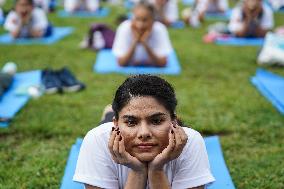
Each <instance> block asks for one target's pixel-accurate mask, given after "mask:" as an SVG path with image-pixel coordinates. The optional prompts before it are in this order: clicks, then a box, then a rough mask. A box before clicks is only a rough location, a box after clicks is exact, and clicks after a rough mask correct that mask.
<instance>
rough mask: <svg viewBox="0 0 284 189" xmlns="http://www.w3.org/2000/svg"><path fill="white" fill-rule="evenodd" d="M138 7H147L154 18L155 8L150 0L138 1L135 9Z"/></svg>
mask: <svg viewBox="0 0 284 189" xmlns="http://www.w3.org/2000/svg"><path fill="white" fill-rule="evenodd" d="M138 7H143V8H145V9H147V10H148V11H149V13H150V14H151V16H152V17H153V18H154V16H155V8H154V6H153V5H152V4H150V3H149V2H148V1H145V0H142V1H140V2H139V3H137V4H136V5H135V6H134V8H133V10H135V9H136V8H138Z"/></svg>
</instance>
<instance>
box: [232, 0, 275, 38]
mask: <svg viewBox="0 0 284 189" xmlns="http://www.w3.org/2000/svg"><path fill="white" fill-rule="evenodd" d="M273 26H274V19H273V12H272V10H271V9H270V8H269V7H267V6H266V5H264V4H263V3H262V1H261V0H244V1H243V3H242V5H241V6H240V7H236V8H235V9H234V10H233V12H232V16H231V19H230V22H229V26H228V27H229V31H230V32H231V33H232V34H234V35H235V36H237V37H264V36H265V34H266V33H267V32H268V31H269V30H271V29H272V28H273Z"/></svg>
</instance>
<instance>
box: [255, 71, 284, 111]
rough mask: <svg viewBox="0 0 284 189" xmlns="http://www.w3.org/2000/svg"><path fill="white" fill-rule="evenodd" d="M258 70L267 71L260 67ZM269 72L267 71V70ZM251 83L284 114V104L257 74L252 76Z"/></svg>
mask: <svg viewBox="0 0 284 189" xmlns="http://www.w3.org/2000/svg"><path fill="white" fill-rule="evenodd" d="M257 71H265V70H263V69H258V70H257ZM265 72H267V71H265ZM269 73H270V72H269ZM250 81H251V83H252V84H253V85H254V86H255V87H256V88H257V89H258V91H259V93H260V94H261V95H262V96H264V97H265V98H266V99H268V101H269V102H270V103H271V104H272V105H273V106H274V107H276V109H277V110H278V111H279V112H280V113H281V114H284V106H282V105H281V104H280V103H279V102H278V101H277V99H275V98H274V97H273V95H272V94H271V93H270V92H269V90H267V88H266V87H265V86H264V85H263V84H262V83H261V82H260V81H259V80H258V79H257V76H253V77H251V78H250Z"/></svg>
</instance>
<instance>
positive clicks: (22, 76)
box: [0, 70, 41, 127]
mask: <svg viewBox="0 0 284 189" xmlns="http://www.w3.org/2000/svg"><path fill="white" fill-rule="evenodd" d="M40 83H41V71H39V70H36V71H29V72H22V73H17V74H16V75H15V76H14V80H13V83H12V86H11V87H10V88H9V90H8V91H6V92H5V93H4V95H3V96H2V98H1V100H0V118H6V119H12V118H13V117H14V116H15V115H16V113H17V112H18V111H19V110H20V109H21V108H22V107H23V106H24V105H25V104H26V103H27V102H28V100H29V98H30V97H29V96H28V95H21V96H19V95H17V94H16V92H17V89H18V88H19V87H22V86H25V87H27V86H33V85H37V86H38V85H40ZM8 125H9V121H7V122H1V123H0V127H7V126H8Z"/></svg>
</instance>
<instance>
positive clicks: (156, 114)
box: [122, 112, 166, 119]
mask: <svg viewBox="0 0 284 189" xmlns="http://www.w3.org/2000/svg"><path fill="white" fill-rule="evenodd" d="M159 116H166V114H165V113H162V112H158V113H155V114H153V115H150V116H148V118H153V117H159ZM122 119H138V118H137V117H136V116H134V115H124V116H122Z"/></svg>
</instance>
